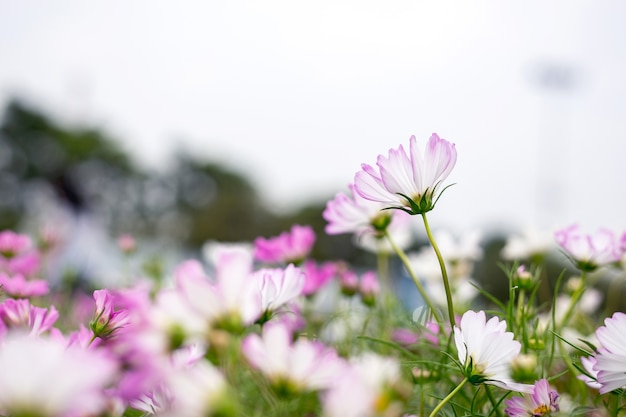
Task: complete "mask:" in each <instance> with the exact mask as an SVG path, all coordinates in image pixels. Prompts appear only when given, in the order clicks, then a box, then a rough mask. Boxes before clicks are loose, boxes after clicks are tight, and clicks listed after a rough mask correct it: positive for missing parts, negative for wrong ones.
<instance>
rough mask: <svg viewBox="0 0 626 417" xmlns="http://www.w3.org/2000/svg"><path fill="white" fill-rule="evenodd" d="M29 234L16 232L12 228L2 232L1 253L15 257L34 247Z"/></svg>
mask: <svg viewBox="0 0 626 417" xmlns="http://www.w3.org/2000/svg"><path fill="white" fill-rule="evenodd" d="M32 246H33V245H32V241H31V239H30V237H29V236H27V235H22V234H19V233H15V232H13V231H11V230H4V231H2V232H0V255H2V256H3V257H4V258H13V257H14V256H16V255H19V254H21V253H24V252H27V251H29V250H30V249H31V248H32Z"/></svg>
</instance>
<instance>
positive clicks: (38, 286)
mask: <svg viewBox="0 0 626 417" xmlns="http://www.w3.org/2000/svg"><path fill="white" fill-rule="evenodd" d="M0 291H2V292H5V293H6V294H8V295H10V296H11V297H15V298H28V297H38V296H40V295H45V294H48V292H49V288H48V281H45V280H42V279H34V280H26V278H24V276H23V275H21V274H16V275H13V276H9V275H6V274H3V273H1V272H0Z"/></svg>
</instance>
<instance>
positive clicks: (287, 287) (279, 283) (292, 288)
mask: <svg viewBox="0 0 626 417" xmlns="http://www.w3.org/2000/svg"><path fill="white" fill-rule="evenodd" d="M253 275H254V278H253V279H257V280H258V283H259V291H260V293H261V308H262V309H263V311H264V312H273V311H276V309H278V308H279V307H281V306H283V305H284V304H286V303H288V302H289V301H291V300H293V299H295V298H296V297H298V296H300V294H302V289H303V288H304V282H305V276H304V274H303V273H302V272H301V270H300V268H296V267H295V266H293V264H289V265H288V266H287V268H285V269H267V268H266V269H260V270H258V271H256V272H254V274H253Z"/></svg>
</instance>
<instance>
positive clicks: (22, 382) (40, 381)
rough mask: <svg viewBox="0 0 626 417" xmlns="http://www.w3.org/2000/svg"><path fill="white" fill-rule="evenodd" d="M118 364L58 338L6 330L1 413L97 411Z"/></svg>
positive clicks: (0, 350) (46, 415)
mask: <svg viewBox="0 0 626 417" xmlns="http://www.w3.org/2000/svg"><path fill="white" fill-rule="evenodd" d="M116 368H117V365H116V363H115V362H113V361H112V360H110V359H108V358H107V357H104V356H103V355H101V354H100V353H99V352H98V351H96V350H93V349H89V350H87V349H82V348H80V347H77V346H71V347H69V348H68V347H66V343H65V342H64V341H62V340H61V339H54V338H50V339H48V338H40V337H33V336H29V335H27V334H26V333H21V332H18V333H9V334H8V335H7V336H6V338H5V339H4V340H3V342H2V345H1V346H0V369H2V373H1V374H0V410H1V412H2V414H3V415H36V416H41V417H56V416H61V415H99V414H100V413H101V412H102V411H103V409H104V407H105V406H106V402H105V396H104V389H105V387H106V386H107V384H108V383H109V382H111V380H112V379H113V377H114V375H115V373H116Z"/></svg>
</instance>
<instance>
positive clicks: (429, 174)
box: [354, 133, 456, 214]
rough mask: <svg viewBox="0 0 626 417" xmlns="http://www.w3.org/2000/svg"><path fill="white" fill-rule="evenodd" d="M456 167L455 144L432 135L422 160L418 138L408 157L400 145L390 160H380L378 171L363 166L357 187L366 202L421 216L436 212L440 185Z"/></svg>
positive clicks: (410, 146)
mask: <svg viewBox="0 0 626 417" xmlns="http://www.w3.org/2000/svg"><path fill="white" fill-rule="evenodd" d="M455 164H456V149H455V145H454V144H452V143H450V142H448V141H447V140H445V139H441V138H440V137H439V136H438V135H437V134H436V133H433V134H432V136H431V137H430V139H429V140H428V144H427V145H426V152H425V154H424V156H423V157H422V153H421V152H420V150H419V148H418V146H417V140H416V139H415V136H411V138H410V139H409V154H407V153H406V151H405V150H404V147H403V146H402V145H400V146H399V147H398V149H390V150H389V154H388V156H387V157H384V156H383V155H379V156H378V159H377V161H376V165H377V166H378V171H377V170H376V169H374V168H373V167H372V166H370V165H367V164H363V165H362V166H361V167H362V171H359V172H357V174H356V175H355V177H354V186H355V190H356V192H357V193H359V194H360V195H361V196H362V197H363V198H366V199H368V200H372V201H377V202H380V203H383V204H384V205H385V206H387V207H392V208H397V209H401V210H403V211H406V212H408V213H410V214H421V213H425V212H427V211H430V210H432V209H433V207H434V206H435V203H436V202H437V199H438V192H439V188H440V186H441V183H442V182H443V181H444V180H445V179H446V178H447V177H448V175H449V174H450V172H451V171H452V169H453V168H454V165H455Z"/></svg>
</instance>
